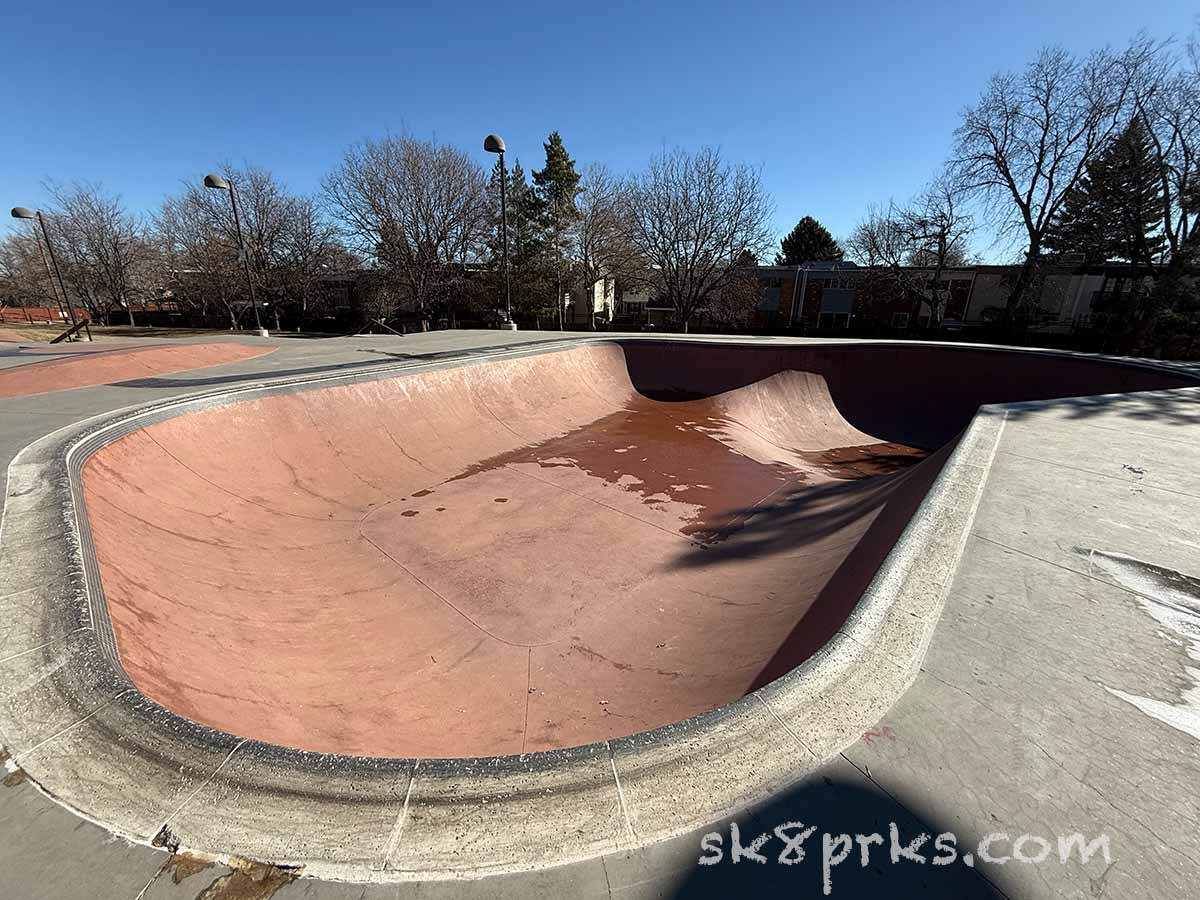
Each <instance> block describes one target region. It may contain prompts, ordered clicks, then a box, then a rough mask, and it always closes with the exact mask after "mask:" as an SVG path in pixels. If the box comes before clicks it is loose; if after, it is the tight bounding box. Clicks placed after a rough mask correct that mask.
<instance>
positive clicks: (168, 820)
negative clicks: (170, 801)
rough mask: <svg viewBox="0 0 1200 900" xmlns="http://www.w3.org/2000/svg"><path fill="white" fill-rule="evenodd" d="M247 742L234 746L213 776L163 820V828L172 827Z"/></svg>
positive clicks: (240, 742) (239, 742)
mask: <svg viewBox="0 0 1200 900" xmlns="http://www.w3.org/2000/svg"><path fill="white" fill-rule="evenodd" d="M247 740H249V738H242V739H241V740H240V741H238V742H237V744H236V745H235V746H234V748H233V749H232V750H230V751H229V755H228V756H226V757H225V758H224V759H223V760H221V764H220V765H219V766H217V767H216V768H215V769H213V770H212V774H210V775H209V776H208V777H207V778H205V779H204V781H203V782H201V784H200V785H199V787H197V788H196V789H195V790H194V791H192V792H191V793H190V794H188V795H187V796H186V797H185V798H184V800H183V802H182V803H180V804H179V805H178V806H177V807H175V811H174V812H172V813H171V814H170V815H169V816H167V817H166V819H164V820H163V824H162V827H163V828H166V827H167V826H168V825H170V824H171V821H172V820H173V819H174V818H175V817H176V816H178V815H179V814H180V813H181V812H183V809H184V807H185V806H187V805H188V804H189V803H191V802H192V801H193V800H195V799H196V796H197V795H198V794H199V793H200V792H201V791H202V790H204V789H205V788H206V787H208V786H209V785H210V784H211V783H212V780H213V779H214V778H216V777H217V775H218V774H219V773H220V771H221V770H222V769H223V768H225V766H226V765H227V764H228V763H229V761H230V760H231V759H233V754H235V753H237V752H238V751H239V750H241V749H242V745H243V744H245V743H246V741H247ZM160 830H161V829H160Z"/></svg>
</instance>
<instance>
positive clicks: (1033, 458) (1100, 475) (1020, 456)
mask: <svg viewBox="0 0 1200 900" xmlns="http://www.w3.org/2000/svg"><path fill="white" fill-rule="evenodd" d="M1004 454H1005V455H1006V456H1013V457H1016V458H1017V459H1025V460H1029V461H1030V462H1037V463H1041V464H1042V465H1046V466H1054V467H1055V468H1056V469H1068V470H1070V471H1072V472H1082V473H1084V474H1085V475H1095V476H1096V477H1097V478H1106V479H1108V480H1109V481H1118V482H1120V483H1121V484H1136V485H1137V486H1138V487H1142V488H1149V489H1150V490H1152V491H1163V492H1164V493H1167V494H1179V495H1180V496H1182V497H1190V498H1192V499H1193V500H1200V494H1193V493H1190V492H1189V491H1181V490H1179V489H1178V488H1169V487H1163V486H1162V485H1159V484H1150V483H1149V482H1146V481H1131V480H1130V479H1128V478H1122V477H1121V476H1120V475H1110V474H1109V473H1107V472H1097V471H1096V470H1095V469H1084V468H1082V467H1080V466H1068V465H1067V464H1066V463H1060V462H1052V461H1051V460H1048V459H1042V458H1041V457H1040V456H1029V455H1027V454H1025V453H1014V452H1013V451H1012V450H1005V451H1004Z"/></svg>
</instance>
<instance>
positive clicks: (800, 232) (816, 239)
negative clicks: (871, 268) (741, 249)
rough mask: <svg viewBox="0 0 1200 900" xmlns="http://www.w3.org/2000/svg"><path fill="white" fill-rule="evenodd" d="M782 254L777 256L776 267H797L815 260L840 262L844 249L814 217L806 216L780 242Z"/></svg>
mask: <svg viewBox="0 0 1200 900" xmlns="http://www.w3.org/2000/svg"><path fill="white" fill-rule="evenodd" d="M779 247H780V252H779V253H776V254H775V265H777V266H796V265H799V264H800V263H802V262H809V261H815V260H840V259H841V258H842V248H841V246H840V245H839V244H838V242H837V241H835V240H834V239H833V235H832V234H830V233H829V230H828V229H827V228H825V226H824V225H822V224H821V223H820V222H818V221H817V220H816V219H814V218H813V217H812V216H805V217H804V218H803V219H801V220H800V221H799V222H797V223H796V227H795V228H793V229H792V230H791V231H790V232H788V236H787V237H785V238H784V239H783V240H782V241H780V245H779Z"/></svg>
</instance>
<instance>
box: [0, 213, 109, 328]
mask: <svg viewBox="0 0 1200 900" xmlns="http://www.w3.org/2000/svg"><path fill="white" fill-rule="evenodd" d="M12 217H13V218H14V219H37V223H38V225H40V226H41V229H42V240H44V241H45V242H46V250H48V251H49V253H50V262H51V263H53V264H54V274H55V276H56V277H57V278H58V288H59V290H61V291H62V296H63V302H64V303H66V304H67V313H68V314H69V315H70V316H71V328H72V329H77V328H78V327H79V323H78V322H77V321H76V320H75V307H73V306H72V305H71V298H70V297H68V296H67V285H66V284H65V283H64V282H63V277H62V270H61V269H59V267H58V257H57V256H55V254H54V244H52V243H51V242H50V232H49V230H48V229H47V228H46V217H45V216H43V215H42V212H41V210H36V211H34V210H29V209H26V208H25V207H24V206H14V207H13V210H12ZM43 262H45V260H43ZM83 327H84V328H85V329H86V330H87V336H88V340H89V341H90V340H91V339H92V330H91V329H90V328H88V326H87V322H86V321H85V322H84V324H83Z"/></svg>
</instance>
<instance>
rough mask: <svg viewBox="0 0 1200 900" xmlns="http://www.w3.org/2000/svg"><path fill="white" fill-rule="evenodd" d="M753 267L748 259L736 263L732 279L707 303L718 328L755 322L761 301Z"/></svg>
mask: <svg viewBox="0 0 1200 900" xmlns="http://www.w3.org/2000/svg"><path fill="white" fill-rule="evenodd" d="M756 268H757V263H756V262H755V260H754V259H752V258H747V259H745V260H741V261H739V265H738V267H737V270H736V271H735V272H734V274H733V276H732V277H731V278H730V279H729V280H728V281H726V282H725V284H724V285H722V287H721V290H720V291H718V292H717V293H716V295H715V296H714V297H713V299H712V300H710V301H709V304H708V311H709V313H710V314H711V315H712V317H713V319H715V320H716V321H717V322H718V323H719V324H720V325H722V326H724V327H727V328H730V329H739V328H749V327H750V326H752V325H753V324H754V323H755V319H756V318H757V315H758V305H759V302H760V301H761V300H762V288H761V285H760V284H759V281H758V272H757V271H756Z"/></svg>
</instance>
